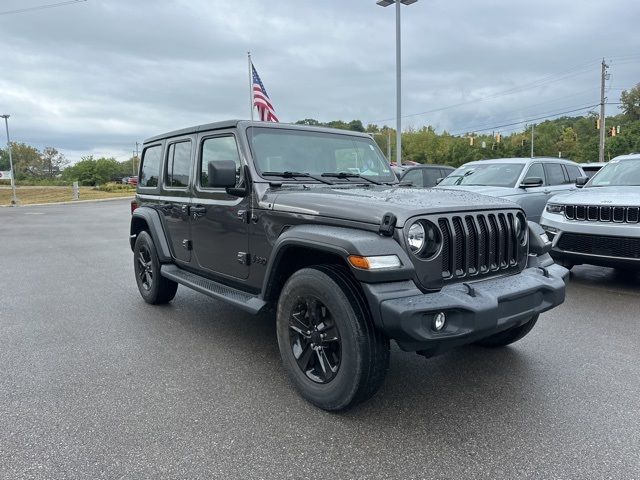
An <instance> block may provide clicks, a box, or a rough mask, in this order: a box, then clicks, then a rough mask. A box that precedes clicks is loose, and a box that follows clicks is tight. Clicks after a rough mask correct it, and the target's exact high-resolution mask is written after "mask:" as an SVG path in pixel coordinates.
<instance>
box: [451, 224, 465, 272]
mask: <svg viewBox="0 0 640 480" xmlns="http://www.w3.org/2000/svg"><path fill="white" fill-rule="evenodd" d="M453 231H454V233H455V239H456V240H455V242H456V245H455V253H456V255H455V257H454V261H455V265H454V268H455V270H454V271H453V272H454V274H455V275H456V276H458V277H459V276H461V275H463V274H464V263H465V262H464V256H465V254H466V252H465V251H464V247H465V234H464V229H463V228H462V220H461V219H460V217H453Z"/></svg>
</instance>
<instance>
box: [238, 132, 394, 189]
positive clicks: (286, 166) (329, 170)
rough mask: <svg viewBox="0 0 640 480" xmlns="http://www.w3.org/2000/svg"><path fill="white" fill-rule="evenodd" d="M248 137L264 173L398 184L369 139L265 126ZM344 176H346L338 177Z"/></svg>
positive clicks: (260, 168) (248, 134)
mask: <svg viewBox="0 0 640 480" xmlns="http://www.w3.org/2000/svg"><path fill="white" fill-rule="evenodd" d="M247 136H248V138H249V143H250V146H251V153H252V154H253V158H254V161H255V165H256V168H257V169H258V171H259V173H260V174H263V173H269V174H270V175H271V176H272V175H274V174H276V173H278V172H279V173H284V172H297V173H302V174H310V175H316V176H321V175H323V174H324V175H325V177H327V179H328V180H331V181H332V182H333V181H335V179H338V180H339V181H340V182H360V183H362V182H363V181H365V182H366V178H370V179H372V180H375V181H377V182H396V181H397V180H396V176H395V175H394V174H393V172H392V171H391V167H390V166H389V163H388V162H387V160H386V159H385V157H384V156H383V155H382V152H380V150H379V148H378V147H377V145H376V144H375V142H374V141H373V140H371V139H370V138H367V137H356V136H347V135H340V134H337V133H326V132H311V131H305V130H294V129H291V130H286V129H281V128H265V127H250V128H249V129H248V132H247ZM340 173H342V174H345V175H341V176H337V174H340ZM359 176H362V177H364V180H363V179H361V178H358V177H359ZM285 178H286V177H285ZM289 178H295V179H298V180H300V179H301V178H296V176H295V175H294V176H293V177H292V176H291V175H289ZM307 178H309V177H307ZM311 178H313V177H311ZM270 179H271V178H270Z"/></svg>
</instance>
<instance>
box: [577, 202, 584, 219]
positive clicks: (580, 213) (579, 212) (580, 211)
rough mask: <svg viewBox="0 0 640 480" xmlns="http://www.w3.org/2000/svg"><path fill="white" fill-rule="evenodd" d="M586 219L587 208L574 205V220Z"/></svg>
mask: <svg viewBox="0 0 640 480" xmlns="http://www.w3.org/2000/svg"><path fill="white" fill-rule="evenodd" d="M586 219H587V207H585V206H584V205H576V220H586Z"/></svg>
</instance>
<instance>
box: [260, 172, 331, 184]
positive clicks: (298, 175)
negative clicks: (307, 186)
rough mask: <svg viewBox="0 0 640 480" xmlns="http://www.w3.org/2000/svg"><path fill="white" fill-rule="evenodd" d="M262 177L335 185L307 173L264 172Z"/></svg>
mask: <svg viewBox="0 0 640 480" xmlns="http://www.w3.org/2000/svg"><path fill="white" fill-rule="evenodd" d="M262 176H263V177H282V178H293V179H295V178H312V179H313V180H316V181H318V182H321V183H326V184H327V185H333V182H330V181H329V180H325V179H324V178H321V177H316V176H315V175H311V174H310V173H307V172H290V171H286V172H262ZM323 176H324V175H323Z"/></svg>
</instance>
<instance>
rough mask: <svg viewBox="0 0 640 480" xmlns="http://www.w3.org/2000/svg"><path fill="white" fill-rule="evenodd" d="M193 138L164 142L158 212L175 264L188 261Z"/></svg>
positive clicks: (189, 251) (189, 250) (189, 252)
mask: <svg viewBox="0 0 640 480" xmlns="http://www.w3.org/2000/svg"><path fill="white" fill-rule="evenodd" d="M194 143H195V137H194V136H186V137H179V138H177V139H171V140H170V141H167V147H166V149H165V151H166V154H165V159H164V175H163V177H164V182H163V195H162V197H161V201H160V210H161V211H162V213H163V221H164V226H165V231H166V232H167V237H168V240H169V246H170V248H171V253H172V254H173V256H174V258H175V260H176V263H183V264H188V263H189V262H190V261H191V229H190V226H189V205H190V203H191V199H190V196H191V188H190V180H191V170H192V164H193V157H194V150H195V148H194Z"/></svg>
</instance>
